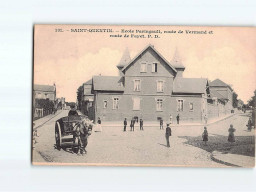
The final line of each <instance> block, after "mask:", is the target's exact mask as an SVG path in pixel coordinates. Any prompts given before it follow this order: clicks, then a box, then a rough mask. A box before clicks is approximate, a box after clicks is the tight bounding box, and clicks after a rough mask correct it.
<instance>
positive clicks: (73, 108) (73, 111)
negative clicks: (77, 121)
mask: <svg viewBox="0 0 256 195" xmlns="http://www.w3.org/2000/svg"><path fill="white" fill-rule="evenodd" d="M77 115H78V113H77V111H76V107H75V106H72V107H71V110H70V111H69V112H68V116H77Z"/></svg>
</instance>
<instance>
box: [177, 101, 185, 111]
mask: <svg viewBox="0 0 256 195" xmlns="http://www.w3.org/2000/svg"><path fill="white" fill-rule="evenodd" d="M183 103H184V102H183V100H178V109H177V111H183V107H184V106H183Z"/></svg>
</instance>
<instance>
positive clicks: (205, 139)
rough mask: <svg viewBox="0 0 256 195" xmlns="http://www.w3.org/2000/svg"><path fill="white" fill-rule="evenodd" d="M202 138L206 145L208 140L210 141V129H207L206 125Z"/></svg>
mask: <svg viewBox="0 0 256 195" xmlns="http://www.w3.org/2000/svg"><path fill="white" fill-rule="evenodd" d="M202 138H203V141H204V144H205V145H206V142H208V131H207V128H206V127H204V132H203V134H202Z"/></svg>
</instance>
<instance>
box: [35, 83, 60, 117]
mask: <svg viewBox="0 0 256 195" xmlns="http://www.w3.org/2000/svg"><path fill="white" fill-rule="evenodd" d="M55 101H56V86H55V84H54V85H36V84H35V85H34V87H33V117H34V119H37V118H41V117H43V116H45V115H48V114H50V113H52V112H53V108H54V105H55Z"/></svg>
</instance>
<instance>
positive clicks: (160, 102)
mask: <svg viewBox="0 0 256 195" xmlns="http://www.w3.org/2000/svg"><path fill="white" fill-rule="evenodd" d="M156 110H157V111H162V110H163V100H162V99H157V100H156Z"/></svg>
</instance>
